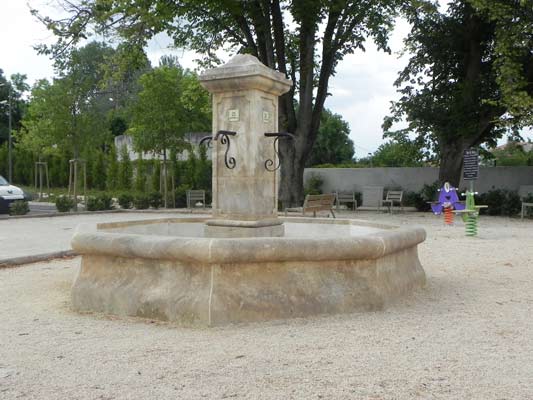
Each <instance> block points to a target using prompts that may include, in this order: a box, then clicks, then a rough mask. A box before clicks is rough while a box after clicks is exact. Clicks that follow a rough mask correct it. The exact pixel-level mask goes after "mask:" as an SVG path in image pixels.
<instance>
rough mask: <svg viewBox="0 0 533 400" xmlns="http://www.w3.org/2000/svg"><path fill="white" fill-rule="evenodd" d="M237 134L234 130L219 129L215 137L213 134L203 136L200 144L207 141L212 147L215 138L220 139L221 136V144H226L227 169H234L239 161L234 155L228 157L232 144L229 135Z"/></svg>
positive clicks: (225, 159)
mask: <svg viewBox="0 0 533 400" xmlns="http://www.w3.org/2000/svg"><path fill="white" fill-rule="evenodd" d="M236 134H237V132H234V131H218V132H217V133H216V135H215V137H214V138H213V137H211V136H206V137H204V138H202V140H200V145H202V144H204V143H206V145H207V147H211V146H212V142H213V140H218V139H219V138H220V144H222V145H225V146H226V152H225V153H224V164H225V165H226V168H227V169H233V168H235V165H236V164H237V163H236V161H235V158H234V157H228V152H229V148H230V145H231V140H230V138H229V137H230V136H235V135H236Z"/></svg>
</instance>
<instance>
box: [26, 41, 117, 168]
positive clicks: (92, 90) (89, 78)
mask: <svg viewBox="0 0 533 400" xmlns="http://www.w3.org/2000/svg"><path fill="white" fill-rule="evenodd" d="M112 52H113V50H112V49H111V48H109V47H107V46H105V45H102V44H99V43H89V44H88V45H86V46H84V47H82V48H80V49H74V50H72V51H70V52H69V54H68V56H65V57H64V58H60V59H57V60H56V68H57V69H58V70H59V77H58V78H56V79H54V81H53V82H52V83H50V82H48V81H47V80H41V81H38V82H37V83H36V84H35V85H34V87H33V89H32V93H31V98H30V103H29V107H28V112H27V114H26V116H25V118H24V120H23V126H24V133H23V134H24V135H28V136H30V138H28V141H29V142H31V141H34V142H38V143H39V145H41V146H44V147H48V148H59V149H68V151H70V152H71V154H72V156H73V157H74V158H79V157H80V154H81V152H82V150H83V149H86V148H91V147H94V146H96V145H101V144H103V143H105V142H106V141H108V140H109V132H108V130H107V127H106V126H105V125H106V124H105V120H106V118H105V115H106V114H107V112H108V111H109V109H110V102H109V99H108V98H107V96H105V94H102V93H101V92H100V87H99V85H100V82H101V81H102V78H103V72H102V64H103V63H104V62H105V59H106V57H107V56H108V55H109V54H111V53H112Z"/></svg>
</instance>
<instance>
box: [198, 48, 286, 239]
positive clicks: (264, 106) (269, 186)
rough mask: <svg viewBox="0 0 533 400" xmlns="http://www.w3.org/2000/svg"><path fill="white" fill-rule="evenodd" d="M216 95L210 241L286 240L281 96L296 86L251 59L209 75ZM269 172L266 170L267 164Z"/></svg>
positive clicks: (205, 77)
mask: <svg viewBox="0 0 533 400" xmlns="http://www.w3.org/2000/svg"><path fill="white" fill-rule="evenodd" d="M200 82H201V84H202V86H204V87H205V88H206V89H207V90H208V91H209V92H210V93H212V94H213V140H212V145H213V218H212V219H211V220H209V221H207V222H206V227H205V235H206V236H207V237H260V236H283V234H284V227H283V223H282V221H281V220H279V219H278V181H279V170H275V171H272V170H273V169H275V167H276V166H277V165H278V163H279V160H278V159H277V154H276V151H275V148H274V140H275V137H272V136H271V137H266V136H265V133H275V132H278V97H279V96H280V95H282V94H283V93H285V92H287V91H288V90H289V89H290V88H291V86H292V82H291V81H290V80H289V79H287V78H285V76H284V75H283V74H282V73H280V72H277V71H274V70H272V69H270V68H268V67H266V66H265V65H263V64H262V63H261V62H260V61H259V60H258V59H257V58H256V57H254V56H251V55H243V54H241V55H237V56H235V57H233V58H232V59H231V60H230V61H229V62H228V63H227V64H225V65H223V66H221V67H218V68H214V69H210V70H207V71H206V72H205V73H203V74H202V75H201V76H200ZM268 160H270V161H269V163H268V166H270V168H268V169H267V164H266V162H268Z"/></svg>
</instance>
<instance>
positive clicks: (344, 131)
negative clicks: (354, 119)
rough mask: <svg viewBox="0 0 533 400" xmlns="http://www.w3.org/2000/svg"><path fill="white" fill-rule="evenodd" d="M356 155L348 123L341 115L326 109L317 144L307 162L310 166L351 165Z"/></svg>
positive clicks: (323, 113)
mask: <svg viewBox="0 0 533 400" xmlns="http://www.w3.org/2000/svg"><path fill="white" fill-rule="evenodd" d="M354 153H355V151H354V147H353V142H352V140H351V139H350V127H349V126H348V123H347V122H346V121H344V120H343V119H342V117H341V116H340V115H339V114H334V113H332V112H331V111H330V110H328V109H325V110H324V111H323V112H322V117H321V121H320V128H319V130H318V136H317V139H316V143H315V145H314V146H313V150H312V152H311V155H310V156H309V160H308V161H307V162H308V166H312V165H318V164H343V163H351V162H353V156H354Z"/></svg>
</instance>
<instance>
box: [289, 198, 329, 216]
mask: <svg viewBox="0 0 533 400" xmlns="http://www.w3.org/2000/svg"><path fill="white" fill-rule="evenodd" d="M335 199H336V195H335V194H334V193H330V194H308V195H307V196H305V200H304V205H303V207H299V208H286V209H285V216H287V212H288V211H296V212H301V213H302V215H303V216H305V213H307V212H312V213H313V217H316V213H317V212H319V211H328V212H330V213H331V215H333V218H335V213H334V212H333V204H334V203H335Z"/></svg>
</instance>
